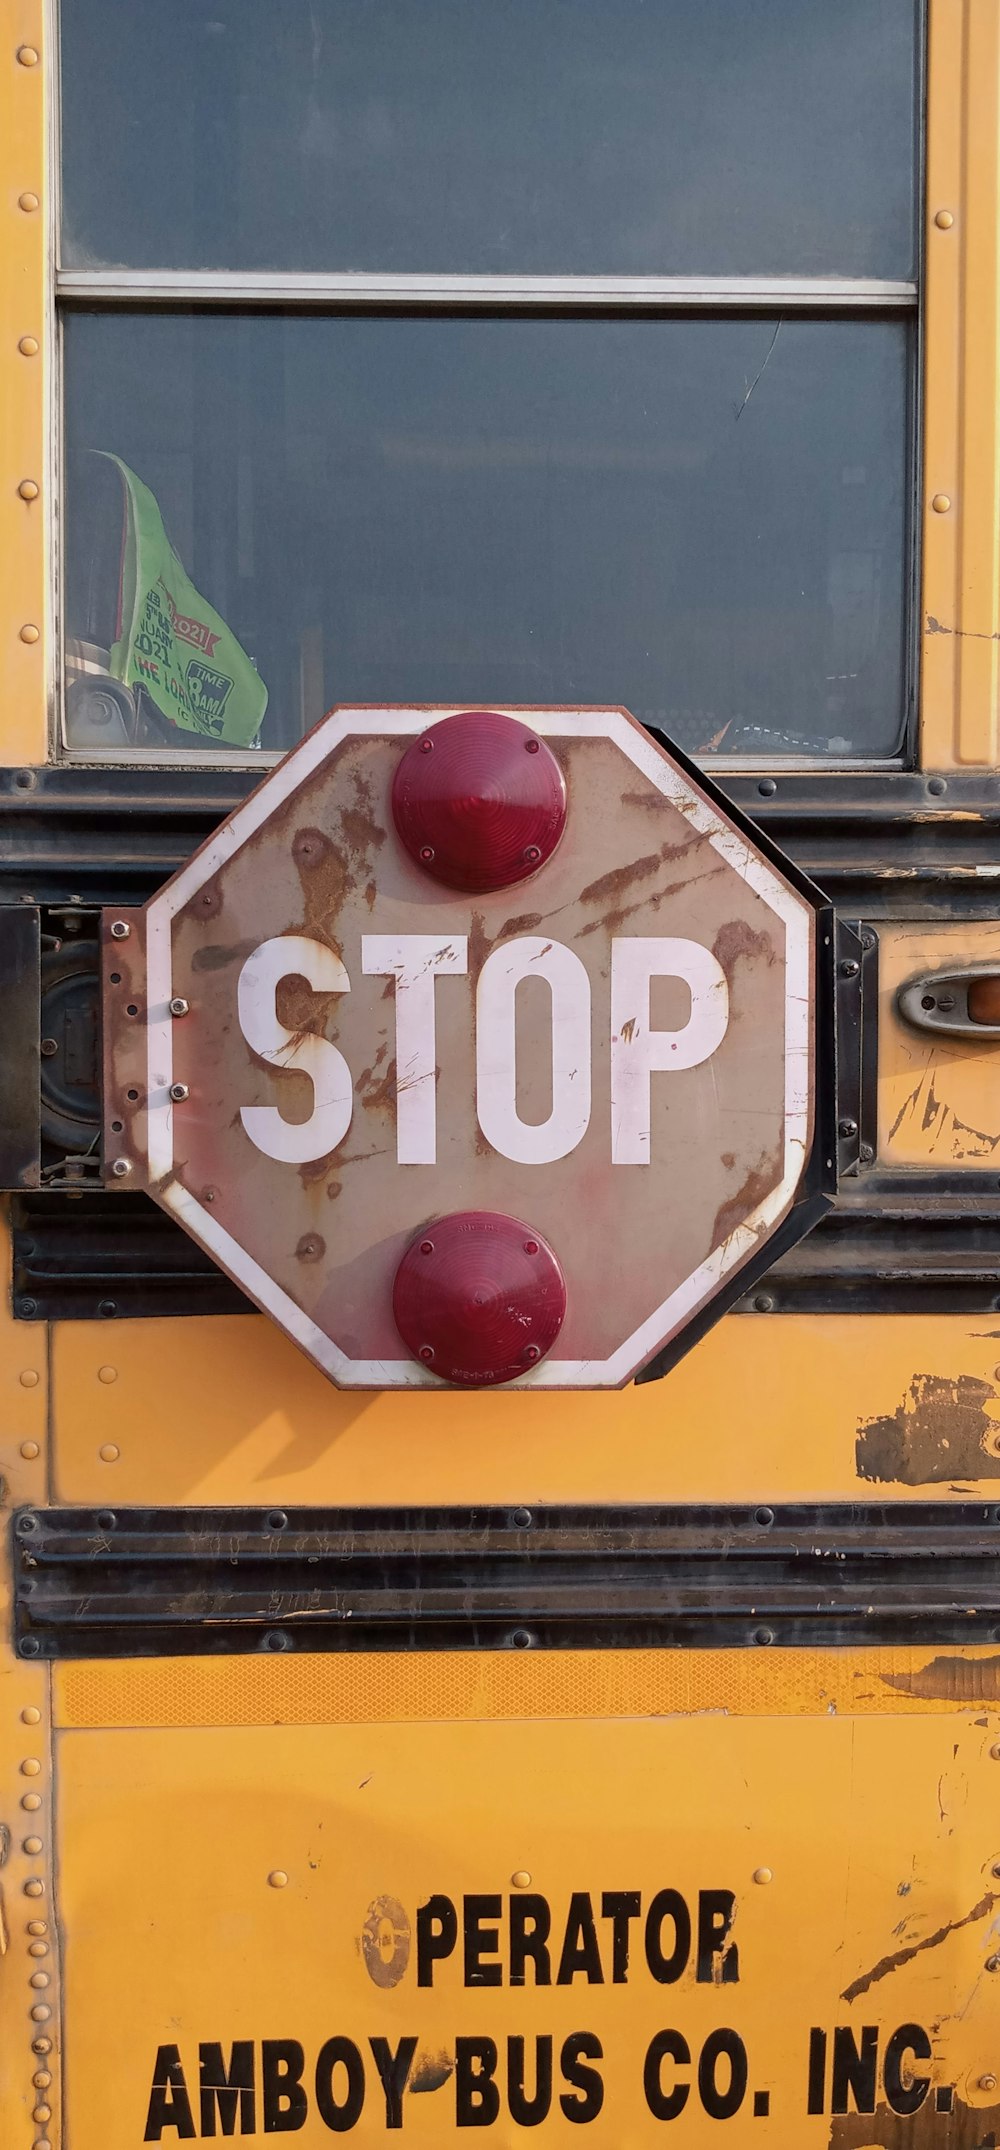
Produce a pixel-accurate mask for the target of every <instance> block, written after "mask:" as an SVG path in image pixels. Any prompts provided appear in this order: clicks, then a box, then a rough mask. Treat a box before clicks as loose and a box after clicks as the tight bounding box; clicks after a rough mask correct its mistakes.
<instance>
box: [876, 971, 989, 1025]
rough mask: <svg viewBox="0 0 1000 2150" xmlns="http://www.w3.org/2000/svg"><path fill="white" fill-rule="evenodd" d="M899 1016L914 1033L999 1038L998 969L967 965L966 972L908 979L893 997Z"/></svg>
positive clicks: (945, 972) (924, 975)
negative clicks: (936, 1032)
mask: <svg viewBox="0 0 1000 2150" xmlns="http://www.w3.org/2000/svg"><path fill="white" fill-rule="evenodd" d="M896 1004H897V1006H898V1009H899V1013H900V1015H901V1016H902V1017H903V1019H904V1021H905V1022H907V1023H912V1024H913V1026H914V1028H915V1029H916V1030H936V1031H940V1032H942V1033H943V1034H944V1035H945V1036H947V1037H952V1038H969V1039H970V1040H972V1039H977V1038H978V1039H982V1040H983V1041H984V1042H985V1041H986V1040H987V1039H989V1038H1000V969H998V968H997V966H996V964H990V963H970V964H969V966H968V968H967V969H965V970H948V971H929V972H926V973H924V974H923V975H922V976H921V977H919V978H908V979H907V981H906V984H905V985H901V986H900V988H899V992H898V994H897V996H896Z"/></svg>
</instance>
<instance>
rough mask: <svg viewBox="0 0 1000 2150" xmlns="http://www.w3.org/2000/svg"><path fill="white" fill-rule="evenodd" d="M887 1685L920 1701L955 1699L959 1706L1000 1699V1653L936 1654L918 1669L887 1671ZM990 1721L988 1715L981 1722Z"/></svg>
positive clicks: (885, 1676) (947, 1700)
mask: <svg viewBox="0 0 1000 2150" xmlns="http://www.w3.org/2000/svg"><path fill="white" fill-rule="evenodd" d="M881 1680H882V1685H883V1687H893V1688H895V1690H896V1692H897V1694H900V1695H912V1696H913V1697H914V1699H915V1701H918V1702H954V1703H956V1704H957V1705H958V1707H959V1708H963V1707H964V1708H970V1707H973V1708H974V1707H975V1705H976V1703H978V1702H988V1703H994V1702H1000V1657H932V1658H931V1659H930V1660H929V1661H928V1663H927V1664H926V1665H918V1667H917V1669H916V1671H914V1672H883V1673H882V1674H881ZM978 1722H981V1723H982V1724H984V1725H985V1724H988V1722H989V1720H988V1719H987V1718H985V1717H984V1718H982V1719H977V1723H978Z"/></svg>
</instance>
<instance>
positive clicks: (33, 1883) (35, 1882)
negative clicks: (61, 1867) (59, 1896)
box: [24, 1874, 45, 1896]
mask: <svg viewBox="0 0 1000 2150" xmlns="http://www.w3.org/2000/svg"><path fill="white" fill-rule="evenodd" d="M24 1893H25V1895H26V1896H44V1894H45V1883H44V1881H39V1879H38V1876H37V1874H33V1875H32V1877H31V1880H30V1881H26V1882H25V1884H24Z"/></svg>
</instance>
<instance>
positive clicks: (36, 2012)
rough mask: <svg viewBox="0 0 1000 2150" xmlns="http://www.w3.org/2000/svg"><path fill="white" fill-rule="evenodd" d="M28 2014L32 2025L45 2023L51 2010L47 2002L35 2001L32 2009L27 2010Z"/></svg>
mask: <svg viewBox="0 0 1000 2150" xmlns="http://www.w3.org/2000/svg"><path fill="white" fill-rule="evenodd" d="M28 2014H29V2016H30V2017H31V2020H32V2022H33V2023H47V2022H48V2020H49V2017H50V2015H51V2014H52V2010H51V2008H50V2007H49V2004H48V2002H47V2001H36V2002H35V2005H34V2007H33V2008H29V2010H28Z"/></svg>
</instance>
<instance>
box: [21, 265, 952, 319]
mask: <svg viewBox="0 0 1000 2150" xmlns="http://www.w3.org/2000/svg"><path fill="white" fill-rule="evenodd" d="M56 293H57V296H58V297H59V298H60V299H63V300H67V301H76V302H78V303H85V302H90V303H91V304H113V303H115V302H119V303H124V304H128V305H133V306H134V305H147V306H154V305H168V306H181V305H183V306H256V307H266V306H274V307H282V308H292V307H299V308H308V307H316V306H336V307H338V308H339V307H371V306H399V307H406V306H411V307H423V306H447V307H451V308H459V309H461V308H466V307H468V308H481V307H488V308H490V309H491V310H492V309H503V308H505V307H510V308H518V309H528V310H530V309H531V308H534V307H537V308H540V309H541V308H550V307H566V308H570V309H573V310H577V309H579V310H584V311H586V310H588V309H598V308H612V309H614V308H617V307H622V308H626V307H628V308H635V307H638V308H642V307H652V308H655V309H657V310H658V311H661V312H664V313H667V312H672V311H676V312H688V311H691V310H692V309H696V310H699V311H713V310H722V311H726V310H732V311H746V310H748V309H754V308H756V309H758V310H761V311H766V312H769V313H785V312H791V311H795V310H798V311H809V310H813V311H815V310H820V311H824V312H825V311H833V310H835V309H837V308H841V307H842V308H844V309H845V310H848V311H854V310H856V309H859V308H861V309H863V308H867V307H871V308H874V309H877V310H878V311H879V312H884V311H885V310H886V309H891V308H898V309H900V310H902V311H913V309H914V308H915V307H916V303H917V286H916V284H913V283H900V282H891V281H889V282H887V281H882V280H879V279H877V278H873V277H830V276H797V277H794V276H793V277H761V276H394V275H379V274H372V273H368V272H364V273H362V272H360V271H358V272H356V273H343V274H341V273H327V272H324V273H322V274H315V273H309V272H305V271H303V272H302V273H301V274H295V273H290V272H286V271H284V270H280V271H279V270H275V271H257V272H253V271H244V270H229V269H62V270H60V271H59V272H58V273H57V276H56Z"/></svg>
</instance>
